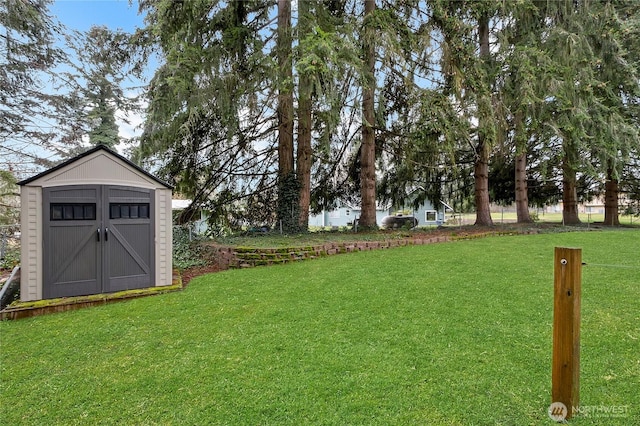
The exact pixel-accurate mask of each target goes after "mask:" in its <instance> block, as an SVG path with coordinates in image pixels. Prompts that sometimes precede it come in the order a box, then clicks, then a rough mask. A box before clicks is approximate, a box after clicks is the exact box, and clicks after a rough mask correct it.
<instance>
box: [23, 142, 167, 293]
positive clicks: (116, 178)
mask: <svg viewBox="0 0 640 426" xmlns="http://www.w3.org/2000/svg"><path fill="white" fill-rule="evenodd" d="M18 184H19V185H20V199H21V273H20V275H21V276H20V300H21V301H23V302H26V301H33V300H40V299H51V298H58V297H70V296H81V295H89V294H100V293H111V292H116V291H122V290H131V289H138V288H147V287H154V286H167V285H171V283H172V272H173V265H172V244H173V234H172V217H171V193H172V191H171V187H170V186H169V185H168V184H166V183H164V182H162V181H161V180H159V179H158V178H156V177H154V176H153V175H151V174H150V173H148V172H147V171H145V170H143V169H142V168H140V167H138V166H137V165H135V164H134V163H132V162H131V161H129V160H127V159H126V158H124V157H123V156H121V155H120V154H118V153H116V152H115V151H113V150H111V149H109V148H107V147H105V146H103V145H99V146H97V147H95V148H92V149H89V150H88V151H86V152H84V153H83V154H81V155H79V156H77V157H75V158H73V159H70V160H68V161H66V162H64V163H62V164H60V165H58V166H56V167H54V168H52V169H49V170H47V171H45V172H42V173H40V174H38V175H36V176H33V177H31V178H29V179H26V180H23V181H21V182H19V183H18Z"/></svg>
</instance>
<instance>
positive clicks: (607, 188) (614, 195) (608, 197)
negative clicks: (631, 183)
mask: <svg viewBox="0 0 640 426" xmlns="http://www.w3.org/2000/svg"><path fill="white" fill-rule="evenodd" d="M618 191H619V189H618V180H617V179H614V177H613V170H611V168H609V169H607V180H606V182H605V184H604V224H605V225H609V226H619V225H620V217H619V216H618Z"/></svg>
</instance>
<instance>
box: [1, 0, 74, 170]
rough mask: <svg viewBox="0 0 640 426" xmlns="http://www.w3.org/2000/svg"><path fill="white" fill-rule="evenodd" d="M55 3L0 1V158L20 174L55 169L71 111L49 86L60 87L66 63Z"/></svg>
mask: <svg viewBox="0 0 640 426" xmlns="http://www.w3.org/2000/svg"><path fill="white" fill-rule="evenodd" d="M50 3H51V2H50V1H49V0H5V1H2V2H0V158H2V161H3V162H4V163H6V164H13V165H14V167H15V172H16V173H19V174H23V173H25V172H26V173H33V172H34V171H35V170H34V167H33V166H49V165H51V162H50V161H48V159H49V157H51V155H52V154H51V150H54V152H55V150H56V149H57V148H60V145H59V144H58V142H59V141H58V140H57V135H58V133H59V129H58V128H57V125H58V118H59V117H61V116H62V117H66V116H68V115H67V112H68V108H67V103H66V101H65V99H64V98H63V97H62V96H59V95H55V94H52V93H51V92H52V91H51V90H50V89H49V87H51V86H53V87H55V86H56V85H57V84H59V80H58V79H56V78H55V77H56V75H55V73H54V69H55V67H56V66H57V65H58V64H59V63H61V62H64V61H65V60H66V56H65V54H64V52H63V51H62V50H61V49H60V48H58V47H56V46H55V41H56V39H57V38H58V36H59V35H60V32H61V27H60V25H59V24H58V23H57V22H56V21H55V19H54V18H53V17H51V15H50V14H49V11H48V8H49V4H50Z"/></svg>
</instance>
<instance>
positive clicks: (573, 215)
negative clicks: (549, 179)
mask: <svg viewBox="0 0 640 426" xmlns="http://www.w3.org/2000/svg"><path fill="white" fill-rule="evenodd" d="M566 149H567V148H565V152H566ZM562 223H563V224H565V225H579V224H580V223H581V222H580V218H579V217H578V189H577V179H576V171H575V169H573V167H571V165H570V164H569V160H568V158H567V154H565V157H564V159H563V162H562Z"/></svg>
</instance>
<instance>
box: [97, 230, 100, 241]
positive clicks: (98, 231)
mask: <svg viewBox="0 0 640 426" xmlns="http://www.w3.org/2000/svg"><path fill="white" fill-rule="evenodd" d="M97 233H98V241H100V228H98V231H97Z"/></svg>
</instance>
